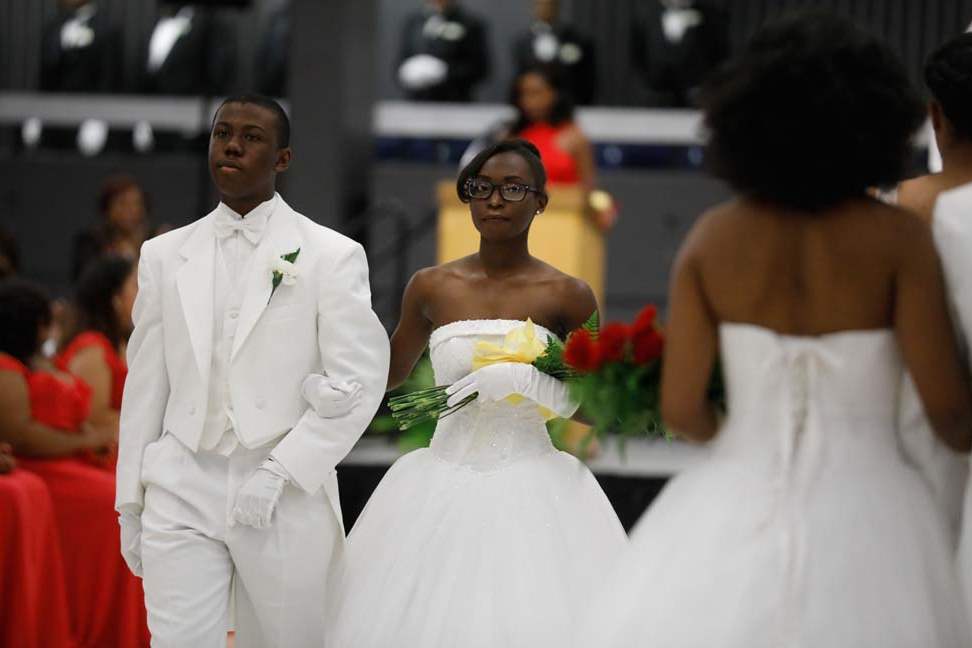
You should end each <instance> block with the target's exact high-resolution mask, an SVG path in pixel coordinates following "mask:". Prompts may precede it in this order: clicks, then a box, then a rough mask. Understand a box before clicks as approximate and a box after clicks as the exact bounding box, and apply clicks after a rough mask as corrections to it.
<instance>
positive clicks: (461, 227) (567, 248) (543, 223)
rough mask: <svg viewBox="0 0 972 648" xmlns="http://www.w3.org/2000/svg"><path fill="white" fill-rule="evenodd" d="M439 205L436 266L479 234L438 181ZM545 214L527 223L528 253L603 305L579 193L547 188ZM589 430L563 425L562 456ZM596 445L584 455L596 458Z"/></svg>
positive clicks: (470, 248) (595, 246)
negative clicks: (591, 293)
mask: <svg viewBox="0 0 972 648" xmlns="http://www.w3.org/2000/svg"><path fill="white" fill-rule="evenodd" d="M436 191H437V193H438V199H439V223H438V263H445V262H447V261H453V260H455V259H458V258H460V257H464V256H466V255H469V254H472V253H473V252H476V251H477V250H479V232H478V231H476V228H475V227H474V226H473V224H472V215H470V213H469V205H467V204H466V203H464V202H462V201H461V200H459V197H458V196H457V195H456V184H455V182H451V181H445V180H444V181H442V182H440V183H439V186H438V187H437V189H436ZM547 194H548V195H549V197H550V202H549V203H547V209H546V210H544V212H543V213H542V214H539V215H538V216H537V217H536V218H535V219H533V226H532V227H531V228H530V253H531V254H532V255H533V256H535V257H537V258H539V259H542V260H544V261H546V262H547V263H549V264H550V265H552V266H554V267H555V268H557V269H558V270H561V271H563V272H566V273H567V274H569V275H573V276H574V277H578V278H580V279H583V280H584V281H586V282H587V283H588V284H590V286H591V290H593V291H594V296H595V297H596V298H597V303H598V304H599V305H601V306H602V309H603V304H604V236H603V234H601V232H600V231H598V229H597V228H596V227H595V226H594V224H593V223H591V219H590V218H588V216H587V209H588V207H587V200H586V198H587V197H586V196H585V195H584V192H583V191H582V190H581V189H580V188H579V187H569V186H568V187H557V186H553V187H551V186H548V187H547ZM589 431H590V428H589V427H588V426H586V425H584V424H582V423H578V422H576V421H569V422H568V424H567V428H566V430H565V431H564V434H563V441H564V444H565V445H566V446H567V448H566V449H567V450H569V451H571V452H573V453H574V454H577V453H578V449H579V447H580V445H581V442H582V441H583V440H584V439H585V438H586V437H587V435H588V434H589ZM596 447H597V446H596V443H592V444H591V445H590V446H589V448H590V449H589V451H595V452H596Z"/></svg>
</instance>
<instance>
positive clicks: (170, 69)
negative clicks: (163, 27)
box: [138, 8, 236, 95]
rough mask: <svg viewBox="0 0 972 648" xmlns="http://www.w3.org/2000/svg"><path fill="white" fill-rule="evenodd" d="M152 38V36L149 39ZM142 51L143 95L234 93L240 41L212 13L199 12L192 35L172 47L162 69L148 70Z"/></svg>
mask: <svg viewBox="0 0 972 648" xmlns="http://www.w3.org/2000/svg"><path fill="white" fill-rule="evenodd" d="M151 37H152V34H151V32H149V34H148V38H149V39H151ZM148 47H149V41H148V40H146V42H145V44H144V46H143V48H142V57H141V63H140V67H139V70H140V72H141V81H140V83H139V88H138V89H139V91H141V92H144V93H147V94H162V95H220V94H224V93H225V92H226V91H227V90H229V89H230V87H231V85H232V82H233V78H234V72H235V70H236V41H235V38H234V36H233V34H232V32H230V31H229V30H228V29H226V28H225V26H223V25H222V24H220V22H219V21H218V20H217V19H216V18H215V17H214V16H213V15H212V14H210V13H209V12H207V11H205V10H203V9H198V8H197V9H196V11H195V14H194V15H193V18H192V24H191V26H190V28H189V31H188V32H187V33H186V34H183V35H182V36H180V37H179V39H178V40H177V41H176V42H175V45H173V46H172V50H171V51H170V52H169V55H168V56H167V57H166V59H165V61H163V63H162V66H161V67H159V69H158V70H155V71H154V72H149V70H148Z"/></svg>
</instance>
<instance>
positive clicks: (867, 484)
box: [575, 453, 972, 648]
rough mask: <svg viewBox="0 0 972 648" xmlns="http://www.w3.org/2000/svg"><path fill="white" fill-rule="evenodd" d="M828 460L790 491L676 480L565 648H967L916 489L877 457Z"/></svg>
mask: <svg viewBox="0 0 972 648" xmlns="http://www.w3.org/2000/svg"><path fill="white" fill-rule="evenodd" d="M829 459H830V460H831V461H830V462H829V464H828V465H826V466H824V467H822V468H821V470H820V472H819V473H816V474H814V475H813V478H812V479H810V480H808V481H807V482H805V483H804V484H803V485H802V486H801V485H799V484H797V483H795V482H793V481H792V480H791V479H790V477H787V476H786V475H783V474H779V475H773V474H770V473H768V472H763V471H760V470H758V469H754V466H752V465H748V464H747V463H745V462H736V461H731V460H724V459H712V460H710V461H708V462H706V463H705V464H703V465H700V466H697V467H695V468H693V469H690V470H688V471H687V472H685V473H683V474H681V475H679V476H678V477H676V478H674V479H673V480H672V482H671V483H670V484H669V485H668V487H667V488H666V490H665V491H664V492H663V493H662V494H661V495H660V496H659V498H658V500H657V501H656V502H655V503H654V505H653V506H652V508H651V509H649V511H648V512H647V513H646V514H645V515H644V517H643V518H642V519H641V520H640V521H639V523H638V525H637V526H636V527H635V529H634V530H633V532H632V536H631V545H630V547H629V549H628V550H627V551H626V552H625V554H624V555H623V556H622V557H621V558H620V559H619V560H618V564H617V565H615V567H614V568H613V575H612V576H611V578H610V580H609V581H608V583H609V584H608V586H607V588H606V589H605V590H604V592H603V593H602V594H601V595H600V596H599V597H598V602H597V604H596V605H594V606H592V609H591V610H590V612H589V616H588V619H587V622H586V623H585V624H584V625H585V627H584V630H583V631H582V632H581V633H580V634H579V635H578V639H577V643H576V644H575V645H580V646H598V647H599V648H621V647H624V648H634V647H640V646H651V647H656V646H657V647H664V648H694V647H700V648H701V647H706V648H708V647H710V646H719V647H720V648H779V647H781V646H786V647H800V648H821V647H824V646H826V647H827V648H954V647H958V646H970V645H972V641H970V637H969V631H968V626H967V620H966V617H965V613H964V611H963V610H962V609H961V604H960V601H961V594H960V588H959V585H958V580H957V577H956V576H957V575H956V568H955V562H954V558H953V553H952V551H951V546H952V544H951V542H950V541H949V540H948V537H947V531H946V528H947V527H946V524H945V521H944V520H943V518H942V516H941V514H940V513H939V511H938V509H937V508H936V506H935V505H934V503H933V500H932V497H931V494H930V492H929V490H928V488H927V486H926V485H925V484H924V483H923V482H922V481H921V479H920V478H919V476H918V475H917V473H915V472H914V471H913V470H912V469H910V468H908V467H906V466H905V465H904V464H903V463H901V462H899V461H895V460H893V459H889V458H888V457H887V456H881V457H874V460H873V461H867V462H865V461H860V462H855V461H846V460H844V459H842V458H841V455H840V453H832V454H830V455H829Z"/></svg>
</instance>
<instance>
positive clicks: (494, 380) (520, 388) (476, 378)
mask: <svg viewBox="0 0 972 648" xmlns="http://www.w3.org/2000/svg"><path fill="white" fill-rule="evenodd" d="M446 393H447V394H448V395H449V400H448V401H447V404H448V406H449V407H455V406H456V405H458V404H459V403H461V402H462V401H464V400H465V399H466V398H468V397H469V396H472V395H473V394H476V393H478V394H479V396H478V398H479V399H481V400H483V401H499V400H503V399H504V398H506V397H507V396H512V395H513V394H519V395H520V396H523V397H524V398H528V399H529V400H531V401H533V402H534V403H536V404H537V405H540V406H542V407H545V408H547V409H548V410H550V411H551V412H553V413H554V414H556V415H557V416H562V417H564V418H570V417H571V416H573V415H574V412H576V411H577V403H575V402H574V401H573V400H571V398H570V394H569V391H568V389H567V385H566V384H564V383H563V382H561V381H559V380H557V379H556V378H554V377H553V376H548V375H547V374H545V373H543V372H542V371H539V370H538V369H537V368H536V367H534V366H533V365H529V364H526V363H524V362H499V363H497V364H491V365H487V366H485V367H483V368H481V369H477V370H476V371H474V372H472V373H471V374H469V375H468V376H466V377H465V378H462V379H461V380H459V381H458V382H456V383H454V384H453V385H450V386H449V388H448V389H446Z"/></svg>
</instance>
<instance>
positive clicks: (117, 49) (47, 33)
mask: <svg viewBox="0 0 972 648" xmlns="http://www.w3.org/2000/svg"><path fill="white" fill-rule="evenodd" d="M121 50H122V37H121V31H120V30H119V29H118V28H117V27H116V26H115V25H114V24H113V23H112V21H111V19H110V17H109V16H108V13H107V12H106V11H105V10H104V9H103V8H102V7H101V6H100V5H99V4H98V3H97V2H93V1H90V0H60V2H59V5H58V12H57V14H56V15H55V16H54V17H53V18H52V19H51V20H50V21H49V22H48V23H47V24H45V25H44V29H43V33H42V35H41V52H40V54H41V56H40V88H41V90H44V91H47V92H84V93H94V92H115V91H117V90H119V89H120V87H121V78H122V74H121V72H122V70H121V67H122V57H121V56H120V53H121ZM108 135H109V133H108V124H107V123H106V122H104V121H103V120H99V119H86V120H84V121H82V122H81V124H80V125H79V127H77V128H66V127H50V126H46V125H45V124H44V123H43V122H42V121H41V119H39V118H36V117H34V118H31V119H28V120H27V122H26V123H25V124H24V127H23V130H22V138H23V142H24V144H25V145H26V146H27V147H34V146H43V147H46V148H59V149H65V148H75V147H78V148H79V149H80V150H81V151H82V152H83V153H85V154H87V155H93V154H96V153H99V152H100V151H101V150H102V149H103V148H104V147H105V144H106V143H107V141H108Z"/></svg>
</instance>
